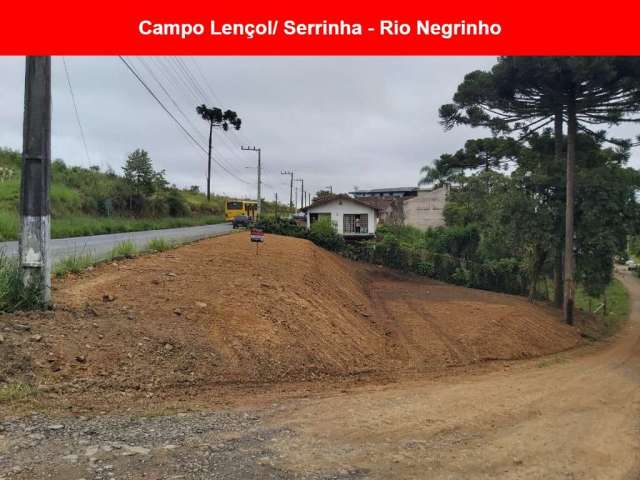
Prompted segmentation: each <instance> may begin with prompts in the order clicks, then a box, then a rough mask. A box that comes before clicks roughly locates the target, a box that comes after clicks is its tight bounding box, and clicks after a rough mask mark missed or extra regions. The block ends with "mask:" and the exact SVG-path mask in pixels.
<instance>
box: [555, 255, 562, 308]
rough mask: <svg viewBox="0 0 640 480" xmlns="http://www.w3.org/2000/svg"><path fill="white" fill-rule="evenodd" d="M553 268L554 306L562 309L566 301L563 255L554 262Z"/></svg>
mask: <svg viewBox="0 0 640 480" xmlns="http://www.w3.org/2000/svg"><path fill="white" fill-rule="evenodd" d="M554 263H555V264H554V267H553V304H554V305H555V306H556V307H558V308H562V302H563V299H564V283H563V281H562V255H561V254H560V255H558V256H557V257H556V258H555V260H554Z"/></svg>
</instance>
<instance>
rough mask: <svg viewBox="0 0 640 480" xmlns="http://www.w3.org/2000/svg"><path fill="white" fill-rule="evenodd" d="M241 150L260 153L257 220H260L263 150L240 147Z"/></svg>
mask: <svg viewBox="0 0 640 480" xmlns="http://www.w3.org/2000/svg"><path fill="white" fill-rule="evenodd" d="M240 149H241V150H249V151H252V152H258V212H257V215H256V216H257V218H260V212H262V192H261V190H262V162H261V160H260V152H261V150H260V149H259V148H256V147H240Z"/></svg>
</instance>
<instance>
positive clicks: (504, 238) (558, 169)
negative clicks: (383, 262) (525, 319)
mask: <svg viewBox="0 0 640 480" xmlns="http://www.w3.org/2000/svg"><path fill="white" fill-rule="evenodd" d="M554 148H555V139H554V137H553V136H552V134H551V132H548V131H545V132H543V133H542V134H537V133H536V134H531V135H530V136H529V138H528V141H527V143H526V144H523V145H522V146H521V147H520V149H519V154H518V157H517V165H516V168H515V170H513V171H512V172H511V173H510V174H509V175H507V174H504V173H499V172H494V171H491V170H489V171H484V170H483V171H481V172H479V173H477V172H475V173H474V172H473V171H472V172H471V174H470V175H468V176H465V177H464V181H462V182H461V183H460V185H459V186H458V187H457V188H453V189H452V190H451V192H450V193H449V196H448V199H447V203H446V205H445V211H444V216H445V220H446V222H447V224H448V225H450V226H457V227H460V226H465V227H468V226H474V227H475V228H476V229H477V230H478V236H479V245H478V250H477V255H478V258H479V259H482V260H481V261H482V262H483V263H487V262H493V261H498V260H502V259H511V260H516V261H518V262H519V263H520V266H521V268H522V269H523V270H525V271H526V272H527V277H528V278H529V282H530V285H529V294H530V296H532V297H535V296H538V295H539V292H537V286H538V284H539V283H540V281H541V279H542V278H543V277H544V276H547V277H550V276H552V275H553V272H554V269H555V270H557V269H558V268H560V267H559V264H560V259H561V252H562V250H563V243H564V240H563V236H562V232H563V223H564V202H565V194H564V191H565V176H564V168H563V163H564V162H563V161H562V160H560V161H558V160H557V159H556V158H555V156H554ZM577 152H578V161H577V167H578V171H577V180H576V194H575V195H576V201H575V212H576V215H575V222H574V224H575V252H576V266H577V271H576V278H577V280H578V281H579V283H581V284H582V285H583V287H584V288H585V289H586V290H587V291H588V292H589V293H590V294H591V295H595V296H597V295H601V294H602V292H603V290H604V288H605V287H606V286H607V285H608V284H609V283H610V282H611V279H612V273H613V258H614V256H616V255H624V252H625V249H626V245H625V240H626V238H627V236H629V235H630V234H633V233H634V232H636V231H637V230H638V226H639V223H640V222H639V220H640V211H639V209H638V205H637V203H636V201H635V190H636V189H637V188H638V187H640V178H639V174H638V172H636V171H635V170H633V169H631V168H626V167H625V166H624V163H625V162H626V159H627V156H626V154H625V152H624V151H620V150H612V149H609V148H603V146H602V145H601V141H598V140H594V139H593V138H591V137H589V136H587V135H579V136H578V137H577ZM436 251H451V247H448V248H446V249H438V248H436ZM455 255H456V256H458V255H459V253H456V254H455Z"/></svg>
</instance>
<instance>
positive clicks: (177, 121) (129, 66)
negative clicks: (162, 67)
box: [118, 55, 251, 184]
mask: <svg viewBox="0 0 640 480" xmlns="http://www.w3.org/2000/svg"><path fill="white" fill-rule="evenodd" d="M118 58H119V59H120V60H121V61H122V63H124V64H125V66H126V67H127V68H128V69H129V71H130V72H131V73H132V74H133V76H134V77H136V79H137V80H138V81H139V82H140V84H142V86H143V87H144V88H145V89H146V90H147V92H149V95H151V96H152V97H153V98H154V100H155V101H156V102H158V105H160V106H161V107H162V109H163V110H164V111H165V112H166V113H167V115H169V117H171V119H172V120H173V121H174V122H175V123H176V124H177V125H178V127H180V129H181V130H182V132H183V133H184V134H185V135H186V136H187V137H188V138H189V139H190V140H191V141H192V142H193V143H194V144H195V146H196V147H198V148H199V149H200V150H202V152H203V153H205V154H207V149H206V148H205V147H203V146H202V144H200V142H198V140H196V139H195V138H194V137H193V135H192V134H191V133H190V132H189V131H188V130H187V129H186V128H185V127H184V125H183V124H182V123H181V122H180V120H178V119H177V118H176V116H175V115H174V114H173V113H171V111H170V110H169V109H168V108H167V107H166V106H165V104H164V103H162V100H160V99H159V98H158V96H157V95H156V94H155V92H154V91H153V90H152V89H151V88H150V87H149V86H148V85H147V84H146V82H145V81H144V80H143V79H142V77H141V76H140V75H139V74H138V72H137V71H136V70H135V68H133V67H132V66H131V65H130V64H129V62H127V61H126V60H125V59H124V57H123V56H122V55H118ZM212 158H213V157H212ZM213 161H214V162H215V163H216V164H217V165H218V166H219V167H220V168H222V169H223V170H224V171H225V172H227V173H228V174H229V175H231V176H232V177H233V178H235V179H236V180H238V181H240V182H242V183H246V184H251V182H247V181H246V180H243V179H242V178H240V177H238V176H237V175H235V174H234V173H232V172H230V171H229V170H227V168H226V167H225V166H224V165H222V164H221V163H220V162H219V161H218V160H216V159H215V158H213Z"/></svg>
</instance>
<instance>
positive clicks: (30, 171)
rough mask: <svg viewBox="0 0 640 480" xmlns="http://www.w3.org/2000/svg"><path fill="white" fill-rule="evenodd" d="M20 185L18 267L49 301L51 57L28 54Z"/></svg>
mask: <svg viewBox="0 0 640 480" xmlns="http://www.w3.org/2000/svg"><path fill="white" fill-rule="evenodd" d="M23 122H24V123H23V132H22V180H21V182H22V183H21V187H20V215H21V230H20V240H19V255H20V269H21V272H22V281H23V283H24V285H25V286H26V287H34V286H37V287H38V291H39V292H40V298H39V300H40V303H41V305H42V306H43V307H47V306H49V304H50V303H51V259H50V258H49V240H50V238H51V225H50V205H49V186H50V183H51V57H27V59H26V69H25V91H24V120H23Z"/></svg>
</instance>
